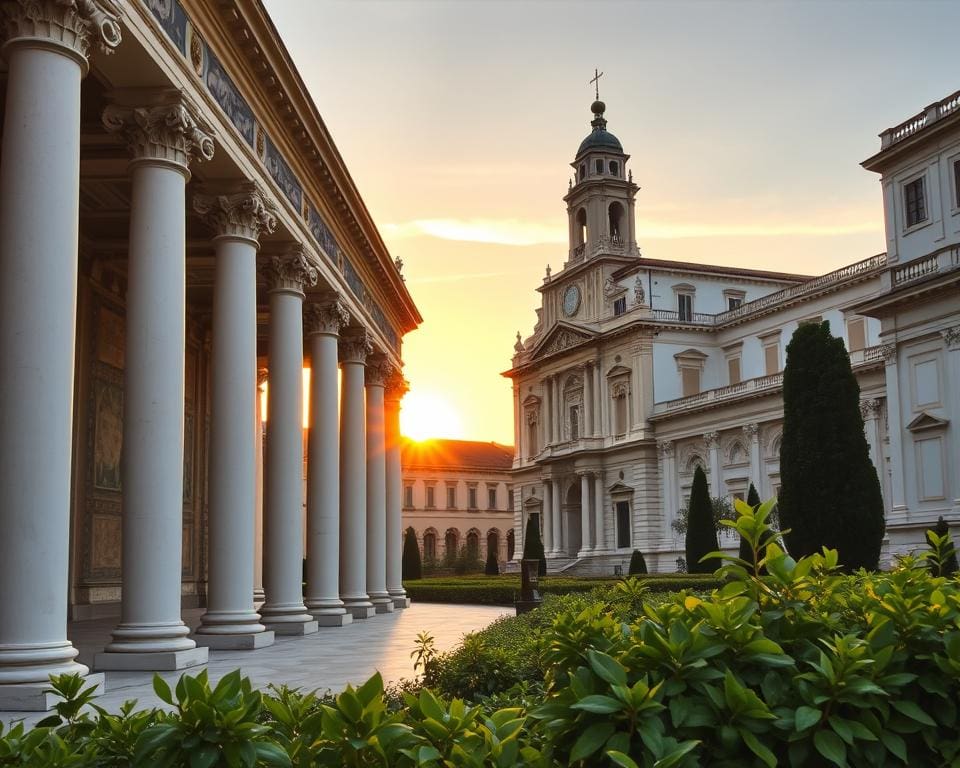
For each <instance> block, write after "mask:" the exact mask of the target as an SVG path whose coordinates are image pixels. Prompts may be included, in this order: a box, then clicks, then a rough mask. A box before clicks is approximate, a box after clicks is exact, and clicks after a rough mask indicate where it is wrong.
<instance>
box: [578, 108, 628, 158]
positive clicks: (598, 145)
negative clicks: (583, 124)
mask: <svg viewBox="0 0 960 768" xmlns="http://www.w3.org/2000/svg"><path fill="white" fill-rule="evenodd" d="M606 109H607V105H606V104H604V103H603V102H602V101H600V100H599V99H598V100H597V101H595V102H593V104H591V105H590V110H591V111H592V112H593V120H592V121H591V122H590V125H592V126H593V130H592V131H591V132H590V135H589V136H587V138H585V139H584V140H583V141H582V142H580V148H579V149H578V150H577V157H579V156H580V155H582V154H583V153H584V152H588V151H590V150H591V149H608V150H610V149H612V150H613V151H615V152H620V153H621V154H622V153H623V145H622V144H621V143H620V139H618V138H617V137H616V136H614V135H613V134H612V133H610V131H608V130H607V121H606V120H605V119H604V117H603V113H604V112H605V111H606Z"/></svg>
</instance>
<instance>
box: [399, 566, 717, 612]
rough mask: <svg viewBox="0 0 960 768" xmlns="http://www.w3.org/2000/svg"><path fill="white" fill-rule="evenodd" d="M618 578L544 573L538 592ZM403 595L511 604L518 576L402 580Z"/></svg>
mask: <svg viewBox="0 0 960 768" xmlns="http://www.w3.org/2000/svg"><path fill="white" fill-rule="evenodd" d="M639 581H640V582H641V583H642V584H643V586H644V587H645V588H646V589H647V590H648V591H650V592H675V591H677V590H680V589H692V590H697V591H709V590H711V589H716V588H717V587H718V586H720V582H719V581H718V580H717V579H716V578H714V577H713V576H704V575H701V574H675V573H670V574H662V575H659V574H650V575H647V576H644V577H642V578H641V579H639ZM619 582H620V579H610V578H594V579H590V578H582V579H576V578H572V577H566V578H565V577H562V576H547V577H544V578H541V580H540V592H541V593H543V594H552V595H568V594H574V593H581V592H589V591H590V590H592V589H594V588H595V587H602V586H606V587H612V586H614V585H616V584H618V583H619ZM403 586H404V589H406V590H407V595H408V596H409V597H410V598H411V599H412V600H414V601H415V602H417V601H418V602H421V603H455V604H460V605H513V603H514V600H516V597H517V595H518V594H519V593H520V577H519V576H518V575H516V574H507V575H504V576H483V577H464V578H437V579H419V580H416V581H405V582H403Z"/></svg>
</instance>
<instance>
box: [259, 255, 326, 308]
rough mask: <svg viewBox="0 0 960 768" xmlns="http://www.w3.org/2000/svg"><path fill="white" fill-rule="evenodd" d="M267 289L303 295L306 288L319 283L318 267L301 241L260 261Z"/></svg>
mask: <svg viewBox="0 0 960 768" xmlns="http://www.w3.org/2000/svg"><path fill="white" fill-rule="evenodd" d="M260 272H261V274H262V275H263V277H264V279H265V280H266V281H267V290H268V291H270V292H273V291H292V292H294V293H299V294H301V295H303V291H304V288H310V287H313V286H314V285H316V284H317V268H316V267H315V266H313V264H311V263H310V262H309V260H308V259H307V255H306V252H305V251H304V249H303V246H302V245H301V244H300V243H292V244H291V245H290V246H289V247H288V248H287V249H286V250H285V251H284V252H282V253H277V254H272V255H270V256H267V257H266V258H265V259H264V260H263V261H262V262H261V263H260Z"/></svg>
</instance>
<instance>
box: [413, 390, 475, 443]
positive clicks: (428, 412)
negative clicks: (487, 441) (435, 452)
mask: <svg viewBox="0 0 960 768" xmlns="http://www.w3.org/2000/svg"><path fill="white" fill-rule="evenodd" d="M400 432H401V433H402V434H403V435H404V436H405V437H409V438H411V439H413V440H427V439H429V438H431V437H451V438H462V437H463V424H462V423H461V421H460V416H459V415H458V414H457V412H456V410H455V409H454V408H453V406H451V405H450V403H449V402H447V401H446V400H445V399H444V398H443V397H442V396H441V395H438V394H437V393H436V392H417V391H411V392H409V393H408V394H407V396H406V397H404V398H403V404H402V405H401V408H400Z"/></svg>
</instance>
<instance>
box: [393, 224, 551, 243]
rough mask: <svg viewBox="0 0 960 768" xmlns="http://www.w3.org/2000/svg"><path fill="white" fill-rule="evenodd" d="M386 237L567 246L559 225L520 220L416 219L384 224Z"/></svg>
mask: <svg viewBox="0 0 960 768" xmlns="http://www.w3.org/2000/svg"><path fill="white" fill-rule="evenodd" d="M383 234H384V236H385V237H387V238H392V239H400V238H408V237H422V236H424V235H425V236H427V237H436V238H440V239H441V240H458V241H466V242H471V243H494V244H497V245H538V244H541V243H565V242H566V241H567V233H566V231H565V229H564V228H562V227H558V226H557V225H556V224H540V223H537V222H530V221H521V220H520V219H416V220H414V221H407V222H404V223H402V224H385V225H384V226H383Z"/></svg>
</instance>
